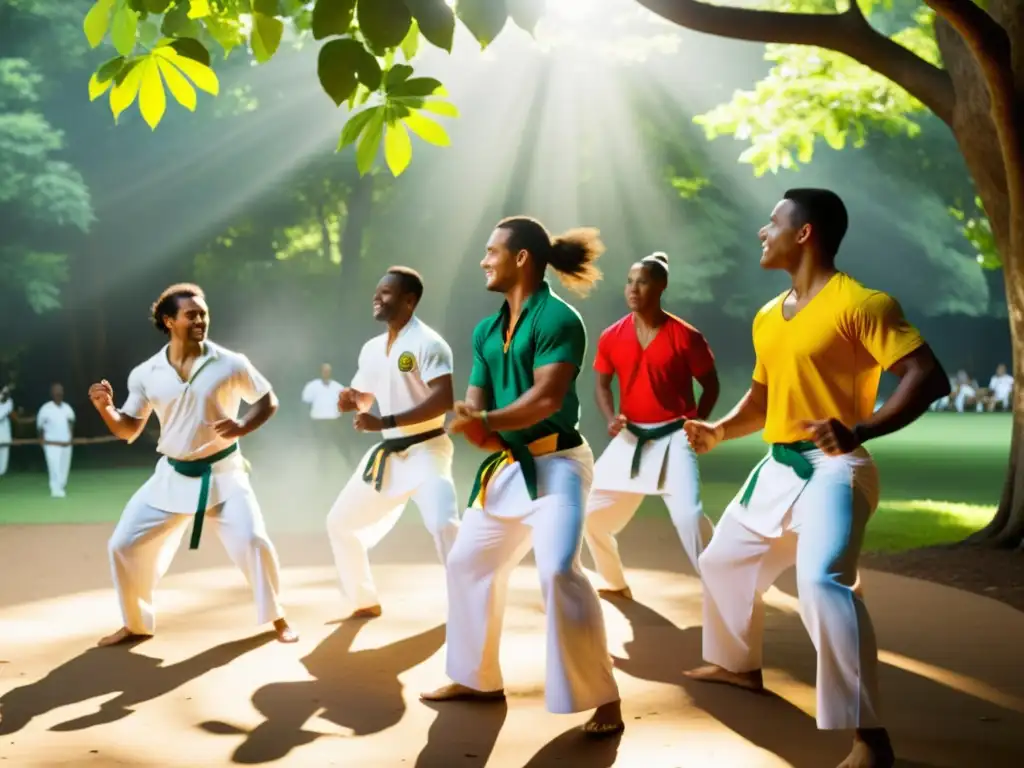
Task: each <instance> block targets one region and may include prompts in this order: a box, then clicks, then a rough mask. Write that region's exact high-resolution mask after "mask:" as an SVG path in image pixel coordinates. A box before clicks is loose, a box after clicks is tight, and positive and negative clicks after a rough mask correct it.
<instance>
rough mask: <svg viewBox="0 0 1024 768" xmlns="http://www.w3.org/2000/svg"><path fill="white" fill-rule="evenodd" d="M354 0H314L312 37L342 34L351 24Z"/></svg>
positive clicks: (320, 38)
mask: <svg viewBox="0 0 1024 768" xmlns="http://www.w3.org/2000/svg"><path fill="white" fill-rule="evenodd" d="M355 13H356V0H316V5H315V6H313V39H314V40H323V39H324V38H325V37H331V36H332V35H344V34H345V33H346V32H348V30H349V27H351V26H352V19H353V18H354V17H355Z"/></svg>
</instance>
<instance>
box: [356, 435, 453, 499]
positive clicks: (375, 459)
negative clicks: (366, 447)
mask: <svg viewBox="0 0 1024 768" xmlns="http://www.w3.org/2000/svg"><path fill="white" fill-rule="evenodd" d="M443 434H444V428H443V427H439V428H438V429H431V430H429V431H428V432H420V433H419V434H416V435H407V436H405V437H394V438H391V439H389V440H382V441H381V442H379V443H377V445H375V446H374V447H373V450H372V451H371V452H370V458H369V459H367V461H366V468H365V469H363V482H365V483H372V484H373V488H374V490H376V491H379V490H380V489H381V487H382V486H383V485H384V468H385V466H386V465H387V462H388V457H390V456H391V454H393V453H401V452H402V451H407V450H409V449H410V448H412V447H413V446H414V445H418V444H420V443H425V442H426V441H427V440H433V439H434V438H435V437H440V436H441V435H443Z"/></svg>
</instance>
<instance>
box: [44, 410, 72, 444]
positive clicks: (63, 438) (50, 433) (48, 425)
mask: <svg viewBox="0 0 1024 768" xmlns="http://www.w3.org/2000/svg"><path fill="white" fill-rule="evenodd" d="M74 423H75V412H74V410H72V408H71V406H70V405H68V404H67V403H61V404H60V405H57V404H56V403H55V402H53V400H51V401H50V402H48V403H47V404H46V405H44V406H43V407H42V408H40V409H39V413H37V414H36V429H37V430H38V432H39V436H40V437H42V438H43V440H45V441H46V442H52V443H66V442H69V441H70V440H71V425H72V424H74Z"/></svg>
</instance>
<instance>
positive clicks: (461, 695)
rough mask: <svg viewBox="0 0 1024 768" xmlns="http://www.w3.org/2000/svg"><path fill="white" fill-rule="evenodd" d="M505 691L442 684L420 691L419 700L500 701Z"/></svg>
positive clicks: (456, 684)
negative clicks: (425, 691)
mask: <svg viewBox="0 0 1024 768" xmlns="http://www.w3.org/2000/svg"><path fill="white" fill-rule="evenodd" d="M504 698H505V691H503V690H498V691H477V690H475V689H473V688H467V687H466V686H464V685H459V684H458V683H449V684H448V685H442V686H441V687H440V688H438V689H437V690H436V691H430V692H429V693H421V694H420V701H500V700H502V699H504Z"/></svg>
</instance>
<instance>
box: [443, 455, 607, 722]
mask: <svg viewBox="0 0 1024 768" xmlns="http://www.w3.org/2000/svg"><path fill="white" fill-rule="evenodd" d="M593 462H594V459H593V454H592V453H591V451H590V448H589V446H587V445H586V444H584V445H583V446H581V447H580V448H576V449H574V450H572V451H565V452H563V453H560V454H551V455H549V456H544V457H540V458H538V459H537V476H538V487H539V496H538V499H537V500H536V501H532V500H531V499H530V498H529V495H528V494H527V492H526V484H525V483H524V481H523V475H522V471H521V469H520V467H519V465H518V464H517V463H516V464H510V465H507V466H505V467H504V468H503V469H502V470H500V471H499V472H498V473H497V474H496V475H495V476H494V477H493V479H492V480H491V482H490V484H489V485H488V488H487V496H486V502H485V505H484V508H483V509H480V508H478V507H474V508H470V509H469V510H467V511H466V513H465V516H464V517H463V520H462V525H461V527H460V528H459V535H458V538H457V539H456V541H455V547H454V548H453V549H452V552H451V555H449V557H448V633H447V644H448V649H447V672H448V676H449V677H450V678H451V679H452V681H453V682H456V683H459V684H461V685H464V686H467V687H469V688H473V689H475V690H478V691H497V690H501V689H503V688H504V683H503V681H502V675H501V669H500V665H499V648H500V642H501V625H502V621H503V618H504V613H505V598H506V594H507V591H508V580H509V576H510V575H511V573H512V569H513V568H515V566H516V565H518V563H519V562H520V561H521V560H522V559H523V558H524V557H525V556H526V553H527V552H529V551H530V547H531V544H532V546H533V551H534V557H535V559H536V562H537V571H538V575H539V576H540V586H541V594H542V596H543V600H544V609H545V616H546V621H547V659H546V675H545V685H544V693H545V703H546V705H547V708H548V710H549V711H550V712H555V713H558V714H569V713H573V712H581V711H584V710H588V709H594V708H596V707H598V706H600V705H602V704H606V703H609V702H612V701H616V700H618V698H619V692H618V687H617V685H616V683H615V679H614V677H613V676H612V664H611V656H610V655H609V653H608V648H607V641H606V635H605V626H604V614H603V613H602V612H601V604H600V600H599V599H598V597H597V593H596V592H595V591H594V588H593V587H592V586H591V584H590V582H589V581H588V580H587V578H586V576H585V575H584V574H583V570H582V568H581V567H580V548H581V545H582V534H583V517H584V500H585V499H586V494H587V490H588V489H589V486H590V483H591V480H592V476H593Z"/></svg>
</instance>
